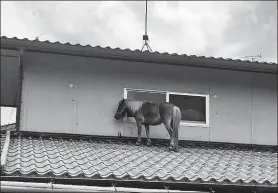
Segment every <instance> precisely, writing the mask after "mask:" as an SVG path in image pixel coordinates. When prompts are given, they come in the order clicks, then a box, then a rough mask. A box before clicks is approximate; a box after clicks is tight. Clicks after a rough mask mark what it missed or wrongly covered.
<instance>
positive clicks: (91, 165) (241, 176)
mask: <svg viewBox="0 0 278 193" xmlns="http://www.w3.org/2000/svg"><path fill="white" fill-rule="evenodd" d="M4 175H5V176H26V177H51V176H53V177H55V178H57V177H58V178H82V179H115V180H140V181H142V180H143V181H162V182H190V183H212V184H223V183H224V184H227V183H228V184H237V185H265V186H277V152H271V151H262V152H258V151H251V150H232V149H220V148H218V149H217V148H205V147H204V148H202V147H194V146H183V145H181V147H180V151H179V152H178V153H175V152H169V151H168V148H167V146H164V145H161V144H160V145H159V144H154V145H153V146H151V147H146V146H135V145H134V144H133V143H130V142H120V141H107V140H92V139H66V138H51V137H34V136H33V137H31V136H29V137H28V136H11V139H10V146H9V150H8V155H7V160H6V165H5V167H4Z"/></svg>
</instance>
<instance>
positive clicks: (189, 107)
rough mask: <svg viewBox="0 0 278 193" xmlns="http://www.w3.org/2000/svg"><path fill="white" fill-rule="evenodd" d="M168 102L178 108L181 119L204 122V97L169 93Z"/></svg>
mask: <svg viewBox="0 0 278 193" xmlns="http://www.w3.org/2000/svg"><path fill="white" fill-rule="evenodd" d="M169 102H170V103H172V104H174V105H176V106H178V107H179V108H180V110H181V115H182V118H181V119H182V120H183V121H188V122H202V123H206V97H202V96H190V95H175V94H169Z"/></svg>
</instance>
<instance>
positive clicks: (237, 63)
mask: <svg viewBox="0 0 278 193" xmlns="http://www.w3.org/2000/svg"><path fill="white" fill-rule="evenodd" d="M1 48H2V49H3V48H4V49H23V50H26V51H32V52H46V53H56V54H66V55H77V56H87V57H100V58H110V59H117V60H129V61H141V62H150V63H159V64H168V65H180V66H192V67H203V68H215V69H223V70H238V71H247V72H262V73H271V74H277V63H267V62H258V61H249V60H239V59H237V60H233V59H230V58H227V59H224V58H214V57H205V56H195V55H190V56H189V55H186V54H183V55H179V54H176V53H173V54H169V53H159V52H152V53H151V52H149V51H144V52H141V51H140V50H130V49H124V50H123V49H120V48H114V49H113V48H111V47H105V48H104V47H100V46H95V47H92V46H90V45H80V44H75V45H73V44H70V43H64V44H63V43H61V42H50V41H39V40H29V39H26V38H25V39H18V38H16V37H14V38H8V37H6V36H2V37H1Z"/></svg>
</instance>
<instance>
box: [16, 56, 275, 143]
mask: <svg viewBox="0 0 278 193" xmlns="http://www.w3.org/2000/svg"><path fill="white" fill-rule="evenodd" d="M24 61H25V63H24V66H25V67H24V77H25V78H24V84H23V85H24V88H23V91H24V92H23V108H22V112H21V113H22V114H21V120H22V124H21V129H22V130H27V131H43V132H61V133H78V134H90V135H109V136H117V135H118V132H121V133H122V135H123V136H134V137H136V136H137V128H136V126H135V124H133V123H122V122H119V121H116V120H114V113H115V111H116V108H117V103H118V101H119V100H120V99H121V98H122V97H123V89H124V87H129V88H143V89H154V90H168V91H173V92H187V93H190V92H192V93H199V94H210V127H208V128H206V127H187V126H181V128H180V139H186V140H203V141H225V142H235V143H251V142H254V143H258V144H277V138H274V137H273V136H274V135H275V136H277V111H275V108H273V107H270V106H271V105H272V106H276V107H277V100H276V101H275V100H274V98H275V97H277V88H274V87H271V89H270V90H269V91H268V92H264V93H265V94H264V95H259V93H260V92H261V91H256V88H257V86H256V85H257V84H259V83H257V82H254V80H256V78H254V76H255V75H254V74H252V73H244V72H231V71H220V70H211V69H198V68H189V67H179V66H169V65H159V64H147V63H136V62H127V61H119V60H118V61H113V60H107V59H96V58H89V57H87V58H86V57H74V56H62V55H53V54H39V53H36V54H33V53H25V55H24ZM267 77H268V76H267ZM274 77H275V78H276V76H274ZM272 79H273V78H272ZM269 81H270V80H266V81H265V82H264V83H260V84H262V85H261V87H262V88H264V85H268V84H269ZM71 83H72V84H73V88H69V86H68V85H69V84H71ZM251 85H252V87H251ZM251 88H252V89H251ZM258 88H260V86H258ZM275 89H276V90H275ZM214 95H215V96H216V97H215V98H214V97H213V96H214ZM253 95H256V96H255V97H253ZM252 103H255V104H258V105H255V106H256V107H254V105H253V104H252ZM260 103H263V104H268V106H269V107H267V109H268V110H267V112H271V113H270V114H269V116H268V117H267V118H265V117H266V116H265V115H264V113H263V111H262V110H260V109H262V108H261V107H260V106H259V104H260ZM274 111H275V112H274ZM254 119H256V121H254ZM265 121H267V122H269V123H271V124H268V123H265ZM274 122H276V125H275V124H274ZM263 127H267V128H268V129H267V134H264V131H265V129H264V131H262V128H263ZM143 133H144V130H143ZM260 133H261V134H260ZM144 135H145V134H144ZM151 137H152V138H166V139H167V138H169V136H168V133H167V131H166V129H165V128H164V126H163V125H161V126H156V127H151ZM266 139H267V140H266Z"/></svg>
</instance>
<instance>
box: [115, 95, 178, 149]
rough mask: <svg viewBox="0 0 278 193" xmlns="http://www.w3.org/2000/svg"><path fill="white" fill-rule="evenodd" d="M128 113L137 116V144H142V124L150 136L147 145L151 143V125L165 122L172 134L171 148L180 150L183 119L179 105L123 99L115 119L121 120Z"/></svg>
mask: <svg viewBox="0 0 278 193" xmlns="http://www.w3.org/2000/svg"><path fill="white" fill-rule="evenodd" d="M126 114H128V115H129V116H131V117H134V118H135V121H136V124H137V128H138V140H137V142H136V145H140V144H141V131H142V125H144V126H145V129H146V135H147V137H148V142H147V145H148V146H150V145H151V139H150V130H149V126H150V125H160V124H162V123H163V124H164V126H165V128H166V129H167V131H168V133H169V135H170V147H169V149H170V150H173V151H175V152H178V138H179V136H178V130H179V126H180V120H181V111H180V109H179V107H177V106H175V105H173V104H171V103H153V102H147V101H133V100H128V99H122V100H121V101H120V102H119V106H118V109H117V112H116V114H115V116H114V117H115V119H116V120H119V119H121V118H123V117H124V116H125V115H126Z"/></svg>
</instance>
